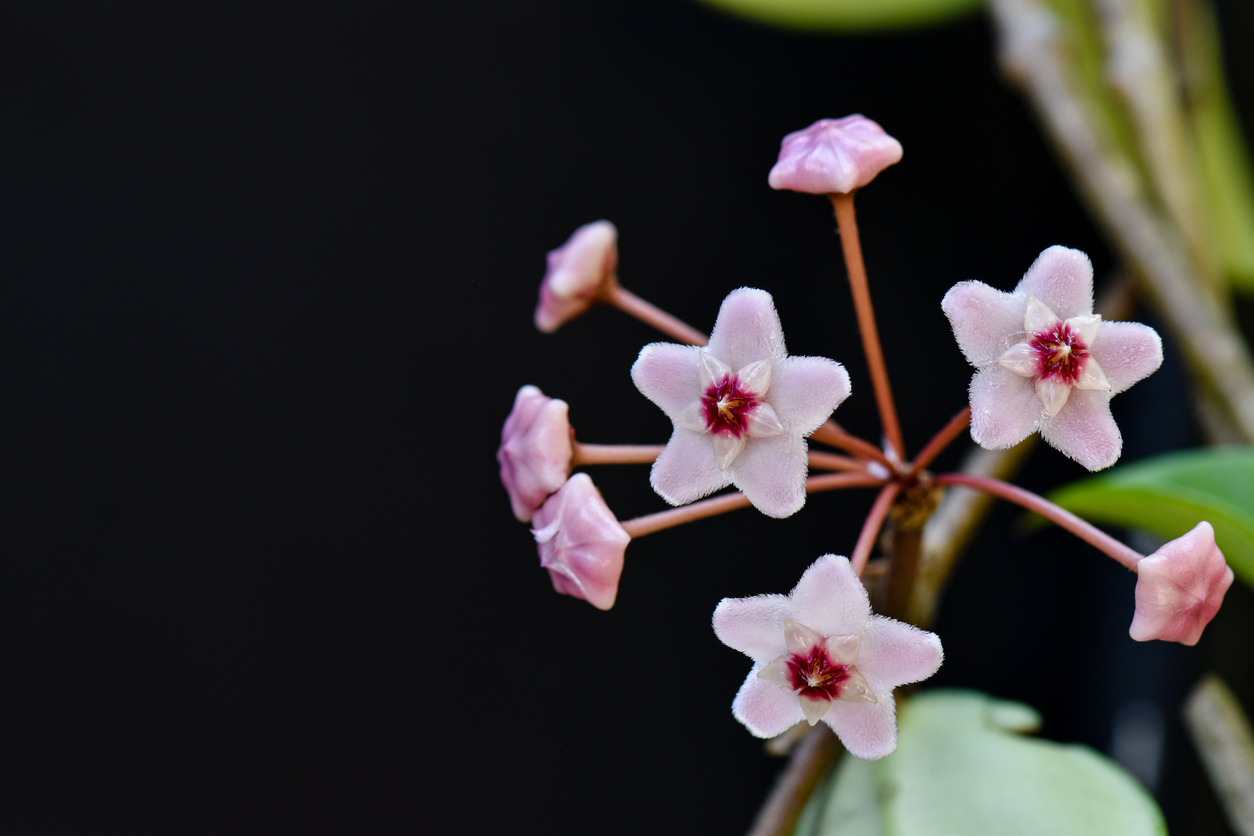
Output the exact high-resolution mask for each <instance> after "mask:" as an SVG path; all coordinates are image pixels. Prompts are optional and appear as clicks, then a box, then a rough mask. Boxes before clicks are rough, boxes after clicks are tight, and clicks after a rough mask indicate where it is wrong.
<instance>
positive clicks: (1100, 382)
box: [1075, 355, 1111, 392]
mask: <svg viewBox="0 0 1254 836" xmlns="http://www.w3.org/2000/svg"><path fill="white" fill-rule="evenodd" d="M1075 388H1077V389H1104V390H1106V391H1107V392H1109V391H1110V388H1111V387H1110V381H1109V380H1107V379H1106V372H1104V371H1102V367H1101V366H1099V365H1098V364H1097V361H1096V360H1094V359H1093V357H1092V355H1090V356H1088V357H1085V358H1084V370H1083V371H1082V372H1080V376H1079V377H1078V378H1076V382H1075Z"/></svg>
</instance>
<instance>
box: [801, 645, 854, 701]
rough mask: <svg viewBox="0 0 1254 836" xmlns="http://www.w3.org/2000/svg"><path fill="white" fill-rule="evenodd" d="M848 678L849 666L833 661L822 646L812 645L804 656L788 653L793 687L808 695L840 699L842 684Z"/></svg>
mask: <svg viewBox="0 0 1254 836" xmlns="http://www.w3.org/2000/svg"><path fill="white" fill-rule="evenodd" d="M848 678H849V668H848V666H846V665H838V664H836V663H835V662H833V661H832V660H831V659H829V658H828V656H827V651H826V650H824V649H823V648H822V647H812V648H810V651H809V652H808V653H807V654H806V655H804V656H802V655H801V654H799V653H791V654H789V655H788V679H789V681H790V683H791V684H792V688H793V690H794V691H797V690H800V691H801V693H803V694H806V695H807V696H811V697H822V698H824V699H828V700H835V699H838V698H839V697H840V689H841V686H842V685H844V683H845V680H847V679H848Z"/></svg>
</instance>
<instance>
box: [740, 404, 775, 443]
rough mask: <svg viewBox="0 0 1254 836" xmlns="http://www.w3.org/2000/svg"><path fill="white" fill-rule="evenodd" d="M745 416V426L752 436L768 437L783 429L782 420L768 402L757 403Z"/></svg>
mask: <svg viewBox="0 0 1254 836" xmlns="http://www.w3.org/2000/svg"><path fill="white" fill-rule="evenodd" d="M745 417H746V418H748V421H747V422H746V427H747V429H748V430H749V435H750V437H752V438H770V437H771V436H773V435H779V434H780V433H782V432H783V431H784V422H783V421H781V420H779V414H778V413H777V412H776V411H775V410H774V409H773V408H772V407H771V405H770V404H769V403H766V402H760V403H758V404H757V405H755V406H754V407H753V411H752V412H750V413H749V414H748V415H746V416H745Z"/></svg>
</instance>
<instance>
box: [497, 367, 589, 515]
mask: <svg viewBox="0 0 1254 836" xmlns="http://www.w3.org/2000/svg"><path fill="white" fill-rule="evenodd" d="M566 409H567V407H566V402H565V401H559V400H556V399H554V398H549V397H546V396H545V394H544V393H543V392H541V391H540V390H539V389H537V388H536V387H535V386H524V387H523V388H521V389H519V390H518V396H517V397H515V398H514V408H513V409H512V410H510V413H509V417H508V418H506V419H505V426H504V427H503V428H502V429H501V447H500V449H499V450H497V451H496V460H497V461H498V462H500V463H501V482H502V483H503V484H504V485H505V490H507V491H509V503H510V505H511V506H513V508H514V516H516V517H518V519H519V521H521V522H527V521H528V520H530V519H531V515H532V514H533V513H535V510H536V509H537V508H539V507H540V503H542V502H544V500H545V497H547V496H548V495H549V494H551V493H553V491H555V490H557V489H558V488H560V487H561V486H562V485H563V484H565V482H566V479H567V478H568V477H569V476H570V462H571V457H572V456H573V455H574V449H573V448H572V446H571V439H572V437H573V436H574V431H573V430H571V428H570V422H569V421H568V420H567V418H566Z"/></svg>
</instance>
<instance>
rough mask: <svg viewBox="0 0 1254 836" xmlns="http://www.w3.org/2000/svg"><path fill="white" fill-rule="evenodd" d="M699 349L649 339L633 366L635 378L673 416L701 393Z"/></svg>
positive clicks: (637, 383) (633, 377) (639, 385)
mask: <svg viewBox="0 0 1254 836" xmlns="http://www.w3.org/2000/svg"><path fill="white" fill-rule="evenodd" d="M700 353H701V349H699V348H697V347H696V346H695V345H676V344H675V343H650V344H649V345H646V346H645V347H644V348H642V349H641V350H640V356H639V357H638V358H637V359H636V362H635V364H634V365H632V367H631V379H632V382H633V383H635V384H636V388H637V389H639V390H640V391H641V392H642V393H643V394H644V396H645V397H646V398H648V399H649V400H651V401H653V402H654V403H655V404H657V405H658V406H660V407H661V408H662V411H663V412H665V413H666V417H668V418H670V417H671V416H673V415H674V414H675V413H676V412H678V411H679V410H681V409H683V408H684V407H685V406H687V405H688V404H689V403H690V402H691V401H692V399H693V398H695V397H697V396H698V395H700V394H701V386H700V380H699V374H698V370H697V364H698V360H697V355H699V354H700Z"/></svg>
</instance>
